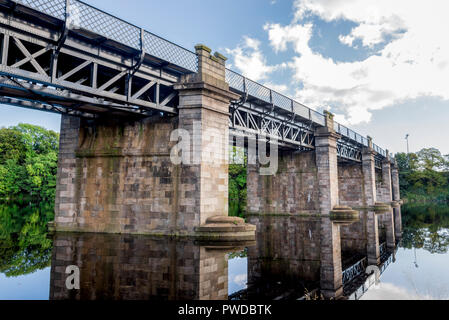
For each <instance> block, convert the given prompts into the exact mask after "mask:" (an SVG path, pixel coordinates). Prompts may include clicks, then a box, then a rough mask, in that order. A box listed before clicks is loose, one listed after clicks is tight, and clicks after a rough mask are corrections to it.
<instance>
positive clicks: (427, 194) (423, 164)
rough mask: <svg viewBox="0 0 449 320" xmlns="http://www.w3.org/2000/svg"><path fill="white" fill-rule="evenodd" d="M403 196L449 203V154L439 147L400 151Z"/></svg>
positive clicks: (415, 200)
mask: <svg viewBox="0 0 449 320" xmlns="http://www.w3.org/2000/svg"><path fill="white" fill-rule="evenodd" d="M396 160H397V163H398V167H399V179H400V188H401V195H402V198H404V199H406V200H407V201H408V202H411V203H413V202H420V203H425V202H436V203H449V155H443V154H442V153H441V152H440V151H439V150H438V149H436V148H426V149H422V150H421V151H419V152H417V153H409V154H407V153H398V154H396Z"/></svg>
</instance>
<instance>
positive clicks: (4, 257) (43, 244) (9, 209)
mask: <svg viewBox="0 0 449 320" xmlns="http://www.w3.org/2000/svg"><path fill="white" fill-rule="evenodd" d="M53 218H54V213H53V205H51V204H40V205H24V204H2V205H0V273H4V274H5V275H6V276H8V277H16V276H20V275H25V274H29V273H33V272H34V271H37V270H41V269H44V268H46V267H48V266H50V262H51V251H52V241H51V239H49V238H48V237H47V223H48V222H49V221H51V220H53Z"/></svg>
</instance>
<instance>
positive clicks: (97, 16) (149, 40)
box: [16, 0, 198, 72]
mask: <svg viewBox="0 0 449 320" xmlns="http://www.w3.org/2000/svg"><path fill="white" fill-rule="evenodd" d="M16 2H17V3H20V4H22V5H24V6H27V7H29V8H31V9H34V10H37V11H40V12H43V13H45V14H48V15H50V16H52V17H55V18H57V19H60V20H65V19H66V12H67V13H68V14H69V16H70V21H71V23H72V24H73V26H72V28H73V29H74V30H85V31H88V32H91V33H95V34H98V35H100V36H103V37H105V38H107V39H110V40H113V41H116V42H118V43H120V44H123V45H126V46H128V47H131V48H134V49H136V50H140V49H142V48H143V49H144V50H145V52H146V53H147V54H149V55H151V56H153V57H156V58H159V59H161V60H164V61H167V62H169V63H171V64H173V65H176V66H179V67H181V68H184V69H186V70H188V71H191V72H197V71H198V58H197V56H196V54H195V53H194V52H192V51H190V50H188V49H185V48H183V47H180V46H178V45H177V44H174V43H172V42H170V41H168V40H166V39H163V38H161V37H159V36H157V35H155V34H153V33H151V32H148V31H146V30H142V29H141V28H139V27H137V26H135V25H133V24H131V23H128V22H126V21H124V20H122V19H120V18H117V17H115V16H113V15H111V14H109V13H106V12H104V11H102V10H99V9H97V8H95V7H92V6H91V5H89V4H87V3H84V2H82V1H79V0H16ZM66 10H67V11H66ZM142 31H143V37H142V36H141V35H142Z"/></svg>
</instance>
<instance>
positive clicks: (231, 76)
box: [226, 69, 325, 126]
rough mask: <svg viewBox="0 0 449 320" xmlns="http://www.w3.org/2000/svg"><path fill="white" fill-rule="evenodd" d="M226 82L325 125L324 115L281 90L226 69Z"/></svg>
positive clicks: (244, 91)
mask: <svg viewBox="0 0 449 320" xmlns="http://www.w3.org/2000/svg"><path fill="white" fill-rule="evenodd" d="M226 82H228V83H229V86H230V87H231V88H232V89H234V90H236V91H238V92H241V93H247V94H248V95H250V96H252V97H254V98H256V99H258V100H260V101H262V102H265V103H266V104H269V105H274V106H276V107H278V108H280V109H284V110H287V111H290V112H292V113H295V114H297V115H298V116H300V117H301V118H304V119H307V120H310V121H312V122H313V123H315V124H317V125H319V126H324V125H325V119H324V115H322V114H321V113H319V112H316V111H315V110H312V109H310V108H307V107H306V106H304V105H302V104H301V103H299V102H296V101H294V100H292V99H290V98H288V97H286V96H285V95H283V94H281V93H279V92H276V91H274V90H271V89H269V88H267V87H265V86H263V85H261V84H259V83H257V82H254V81H252V80H250V79H247V78H245V77H244V76H242V75H241V74H238V73H237V72H234V71H232V70H229V69H226Z"/></svg>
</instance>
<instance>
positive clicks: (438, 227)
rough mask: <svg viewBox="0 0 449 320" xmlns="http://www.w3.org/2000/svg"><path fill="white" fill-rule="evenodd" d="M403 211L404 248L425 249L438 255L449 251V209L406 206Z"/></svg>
mask: <svg viewBox="0 0 449 320" xmlns="http://www.w3.org/2000/svg"><path fill="white" fill-rule="evenodd" d="M402 209H403V216H402V218H403V224H404V230H403V235H402V246H403V247H404V248H407V249H412V248H417V249H425V250H427V251H429V252H430V253H436V254H445V253H447V252H448V251H449V207H447V206H444V205H406V206H404V207H403V208H402Z"/></svg>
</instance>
